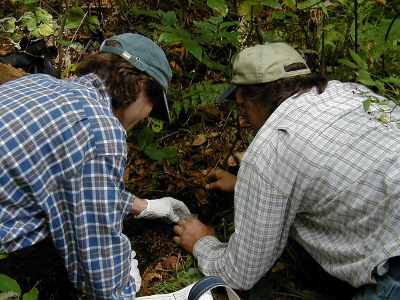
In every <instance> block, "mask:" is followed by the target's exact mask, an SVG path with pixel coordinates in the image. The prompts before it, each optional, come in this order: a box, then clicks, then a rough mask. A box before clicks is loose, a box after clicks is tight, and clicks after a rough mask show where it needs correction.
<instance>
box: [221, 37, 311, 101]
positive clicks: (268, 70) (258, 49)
mask: <svg viewBox="0 0 400 300" xmlns="http://www.w3.org/2000/svg"><path fill="white" fill-rule="evenodd" d="M294 63H303V64H305V65H306V66H307V63H306V61H305V60H304V59H303V58H302V57H301V55H300V54H299V53H298V52H297V51H296V50H295V49H294V48H293V47H291V46H289V45H288V44H286V43H281V42H279V43H268V44H264V45H257V46H252V47H248V48H245V49H243V50H242V51H240V52H239V54H238V55H237V57H236V59H235V61H234V63H233V74H232V83H231V84H230V85H229V86H228V88H227V89H226V90H225V91H224V92H223V93H222V94H221V96H219V97H218V99H217V100H216V102H220V101H222V100H224V99H226V98H229V96H230V95H231V94H232V92H233V91H234V90H235V89H236V88H237V86H238V85H247V84H260V83H267V82H272V81H275V80H278V79H282V78H287V77H292V76H297V75H304V74H310V73H311V71H310V69H309V68H308V67H307V68H306V69H301V70H294V71H289V72H287V71H285V67H286V66H288V65H291V64H294Z"/></svg>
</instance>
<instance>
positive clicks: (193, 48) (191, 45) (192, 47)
mask: <svg viewBox="0 0 400 300" xmlns="http://www.w3.org/2000/svg"><path fill="white" fill-rule="evenodd" d="M181 42H182V45H183V47H185V49H186V50H187V51H189V52H190V53H191V54H193V56H194V57H196V58H197V59H198V60H199V61H201V57H202V54H203V48H201V46H200V45H199V44H198V43H196V42H195V41H193V40H191V39H184V40H182V41H181Z"/></svg>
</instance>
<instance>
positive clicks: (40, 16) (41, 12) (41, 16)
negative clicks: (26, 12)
mask: <svg viewBox="0 0 400 300" xmlns="http://www.w3.org/2000/svg"><path fill="white" fill-rule="evenodd" d="M35 16H36V19H37V21H38V22H37V23H40V22H43V23H45V24H48V23H49V22H50V20H51V19H52V18H53V16H52V15H51V14H49V13H48V12H47V11H46V10H45V9H43V8H40V7H38V8H36V9H35Z"/></svg>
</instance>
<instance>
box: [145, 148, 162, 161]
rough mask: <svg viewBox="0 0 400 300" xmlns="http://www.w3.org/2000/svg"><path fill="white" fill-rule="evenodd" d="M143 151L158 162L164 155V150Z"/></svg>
mask: <svg viewBox="0 0 400 300" xmlns="http://www.w3.org/2000/svg"><path fill="white" fill-rule="evenodd" d="M144 153H145V154H146V155H147V156H148V157H150V158H151V159H153V160H156V161H158V162H161V161H162V160H163V159H164V157H165V153H164V152H162V151H159V150H154V149H146V150H144Z"/></svg>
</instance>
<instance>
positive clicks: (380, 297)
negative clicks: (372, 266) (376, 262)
mask: <svg viewBox="0 0 400 300" xmlns="http://www.w3.org/2000/svg"><path fill="white" fill-rule="evenodd" d="M376 280H377V284H367V285H365V286H362V287H360V289H359V290H358V292H357V293H356V294H355V295H354V297H353V300H399V299H400V256H397V257H393V258H391V259H389V271H388V272H387V273H386V274H384V275H383V276H377V278H376Z"/></svg>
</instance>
